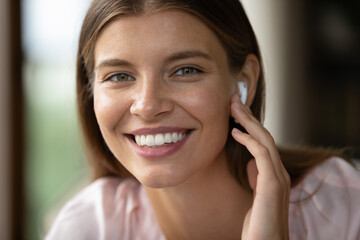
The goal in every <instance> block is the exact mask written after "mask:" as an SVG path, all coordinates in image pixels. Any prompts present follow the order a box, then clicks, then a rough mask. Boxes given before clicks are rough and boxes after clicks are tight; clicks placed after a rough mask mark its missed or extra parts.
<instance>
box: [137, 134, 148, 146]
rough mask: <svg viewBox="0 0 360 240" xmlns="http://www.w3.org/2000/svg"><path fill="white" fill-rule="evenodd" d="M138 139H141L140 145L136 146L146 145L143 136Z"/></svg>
mask: <svg viewBox="0 0 360 240" xmlns="http://www.w3.org/2000/svg"><path fill="white" fill-rule="evenodd" d="M140 139H141V140H140V144H139V143H138V145H140V146H145V145H146V137H145V136H144V135H141V137H140Z"/></svg>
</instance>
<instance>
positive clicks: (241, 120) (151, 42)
mask: <svg viewBox="0 0 360 240" xmlns="http://www.w3.org/2000/svg"><path fill="white" fill-rule="evenodd" d="M239 82H241V83H244V84H246V87H247V92H246V93H247V97H246V100H245V104H243V103H241V101H240V97H239V89H238V87H237V86H238V83H239ZM77 89H78V92H77V94H78V106H79V110H80V118H81V122H82V127H83V132H84V136H85V140H86V144H87V147H88V150H89V151H88V152H89V154H88V157H89V160H90V164H91V166H92V167H93V170H94V178H95V179H96V181H94V182H93V183H92V184H91V185H90V186H88V187H87V188H86V189H85V190H84V191H82V192H81V193H80V194H78V195H77V196H76V197H75V198H74V199H72V200H71V201H70V202H69V203H68V204H67V205H66V206H65V207H64V209H63V210H62V211H61V213H60V214H59V216H58V218H57V219H56V221H55V223H54V226H53V228H52V229H51V231H50V232H49V235H48V239H288V238H289V237H291V238H292V239H307V238H308V239H356V237H359V228H358V226H359V221H360V217H359V216H360V214H359V213H360V211H359V210H358V209H356V210H354V209H352V208H354V206H353V205H351V204H354V201H355V200H356V199H357V200H359V197H360V188H359V187H358V186H359V184H357V185H356V184H355V185H354V184H352V185H351V186H350V182H351V181H352V182H354V180H355V181H356V182H357V183H360V180H359V179H360V178H359V174H358V172H357V171H356V170H355V169H354V168H352V167H351V166H350V165H349V164H348V163H346V162H345V161H344V160H342V159H340V158H336V157H330V156H331V155H332V153H331V152H326V151H322V150H317V151H315V150H313V151H306V152H302V151H298V150H284V151H281V152H280V153H279V151H278V149H277V147H276V146H275V143H274V140H273V138H272V137H271V135H270V133H269V132H268V131H267V130H266V129H265V128H264V127H263V126H262V112H263V98H264V82H263V74H262V66H261V57H260V52H259V49H258V45H257V42H256V38H255V35H254V33H253V30H252V28H251V25H250V23H249V21H248V19H247V17H246V14H245V12H244V10H243V8H242V6H241V4H240V3H239V2H238V1H237V0H225V1H216V0H212V1H209V0H207V1H186V0H183V1H180V0H179V1H177V0H173V1H161V0H133V1H125V0H117V1H116V0H96V1H94V2H93V3H92V5H91V7H90V9H89V11H88V13H87V15H86V17H85V20H84V24H83V27H82V31H81V35H80V42H79V51H78V59H77ZM243 96H244V95H243ZM234 120H235V121H234ZM239 129H242V130H239ZM283 164H284V165H285V166H286V168H285V167H284V165H283ZM314 166H316V167H315V168H313V167H314ZM309 169H312V170H311V171H308V170H309ZM287 170H288V172H289V173H290V177H291V182H292V186H295V185H296V186H295V187H294V188H293V189H292V190H291V196H290V177H289V174H288V173H287ZM329 171H331V172H330V173H331V176H332V174H333V173H334V174H335V173H337V172H341V173H346V174H339V175H336V176H337V179H338V180H339V182H336V183H337V184H336V185H335V186H333V184H332V183H333V182H334V179H333V178H331V179H330V180H329V181H328V176H323V173H324V172H329ZM350 179H351V181H350ZM313 188H314V189H313ZM332 189H334V191H332ZM349 189H351V191H349ZM308 190H311V191H310V192H307V191H308ZM330 190H331V191H332V192H331V193H335V192H336V194H335V196H334V198H332V199H327V196H328V192H329V191H330ZM343 193H346V194H347V195H346V197H345V199H346V201H348V203H349V206H350V207H351V208H350V210H351V211H349V212H348V214H343V215H342V216H341V217H340V218H339V219H338V220H336V219H332V218H333V217H334V216H336V215H335V213H336V214H337V212H335V213H330V214H328V210H327V209H319V208H321V207H322V206H323V205H322V203H324V202H326V203H337V204H343V203H340V202H339V199H336V196H344V195H343ZM290 197H291V202H292V203H291V205H290V208H289V202H290V200H289V199H290ZM306 197H309V198H311V199H315V200H316V202H312V201H310V200H307V199H306ZM334 199H335V200H334ZM319 201H320V202H319ZM319 203H320V205H317V204H319ZM330 205H331V204H330ZM338 209H339V208H338ZM347 209H349V208H347ZM289 210H290V211H289ZM342 212H343V211H342ZM355 213H358V214H357V215H356V214H355ZM345 220H346V221H348V223H349V225H344V223H345V222H344V221H345ZM314 223H316V224H315V225H314ZM350 223H351V224H350ZM323 227H327V228H328V229H326V230H325V229H321V228H323Z"/></svg>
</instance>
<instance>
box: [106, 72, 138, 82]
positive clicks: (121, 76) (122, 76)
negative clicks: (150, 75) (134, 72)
mask: <svg viewBox="0 0 360 240" xmlns="http://www.w3.org/2000/svg"><path fill="white" fill-rule="evenodd" d="M106 80H111V81H114V82H126V81H134V80H135V78H134V77H132V76H130V75H128V74H126V73H117V74H114V75H111V76H110V77H109V78H107V79H106Z"/></svg>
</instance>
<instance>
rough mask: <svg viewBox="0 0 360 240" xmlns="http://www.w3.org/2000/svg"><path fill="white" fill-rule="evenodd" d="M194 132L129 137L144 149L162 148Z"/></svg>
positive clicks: (130, 135)
mask: <svg viewBox="0 0 360 240" xmlns="http://www.w3.org/2000/svg"><path fill="white" fill-rule="evenodd" d="M191 131H192V130H187V131H183V132H167V133H157V134H145V135H132V134H129V135H127V136H128V137H129V138H131V140H132V141H134V142H135V143H136V144H137V145H138V146H140V147H144V148H161V147H164V146H167V145H170V144H174V143H177V142H179V141H181V140H183V139H184V138H185V137H187V136H188V135H189V134H190V133H191Z"/></svg>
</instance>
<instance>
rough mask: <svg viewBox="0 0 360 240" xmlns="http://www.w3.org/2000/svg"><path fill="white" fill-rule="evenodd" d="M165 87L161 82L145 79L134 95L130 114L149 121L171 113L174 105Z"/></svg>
mask: <svg viewBox="0 0 360 240" xmlns="http://www.w3.org/2000/svg"><path fill="white" fill-rule="evenodd" d="M165 85H166V84H165V83H163V82H162V81H161V80H157V79H156V80H154V79H153V80H150V79H143V81H141V83H140V84H139V85H138V87H137V88H136V91H135V93H134V96H133V98H134V100H133V102H132V105H131V107H130V113H131V114H133V115H135V116H137V117H140V118H142V119H143V120H147V121H149V120H154V119H157V118H159V117H160V116H164V115H166V114H168V113H170V112H171V111H172V110H173V108H174V104H173V102H172V100H171V93H170V91H169V89H167V88H166V86H165Z"/></svg>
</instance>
